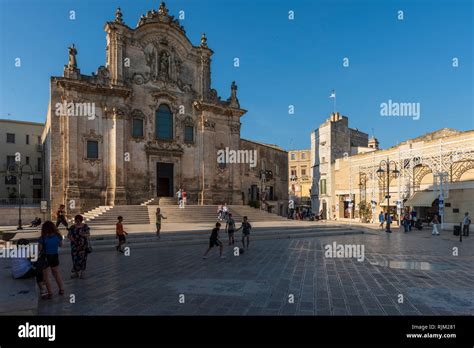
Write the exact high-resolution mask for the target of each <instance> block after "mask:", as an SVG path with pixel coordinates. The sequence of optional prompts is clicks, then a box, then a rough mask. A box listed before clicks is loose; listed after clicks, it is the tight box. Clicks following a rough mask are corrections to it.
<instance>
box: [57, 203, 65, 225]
mask: <svg viewBox="0 0 474 348" xmlns="http://www.w3.org/2000/svg"><path fill="white" fill-rule="evenodd" d="M65 209H66V206H65V205H64V204H61V205H60V206H59V209H58V212H57V213H56V227H59V225H60V224H63V225H64V226H65V227H66V229H68V224H67V219H66V210H65Z"/></svg>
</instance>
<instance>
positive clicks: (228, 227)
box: [225, 213, 235, 245]
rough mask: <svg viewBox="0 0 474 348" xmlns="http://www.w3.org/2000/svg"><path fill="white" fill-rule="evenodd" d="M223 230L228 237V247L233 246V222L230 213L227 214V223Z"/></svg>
mask: <svg viewBox="0 0 474 348" xmlns="http://www.w3.org/2000/svg"><path fill="white" fill-rule="evenodd" d="M225 230H226V231H227V233H228V235H229V245H234V244H235V239H234V232H235V220H234V219H233V218H232V213H229V218H228V219H227V223H226V224H225Z"/></svg>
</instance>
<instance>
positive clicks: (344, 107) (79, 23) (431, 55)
mask: <svg viewBox="0 0 474 348" xmlns="http://www.w3.org/2000/svg"><path fill="white" fill-rule="evenodd" d="M166 4H167V7H168V8H169V10H170V13H171V14H173V15H175V16H177V15H178V11H179V10H184V11H185V16H186V17H185V20H184V21H182V24H183V26H184V27H185V29H186V33H187V35H188V37H189V39H190V40H191V42H193V44H195V45H197V44H198V43H199V40H200V36H201V33H202V32H205V33H206V34H207V37H208V45H209V47H210V48H211V49H213V51H214V56H213V61H212V67H211V69H212V86H213V88H216V89H217V91H218V92H219V95H221V96H222V98H223V99H227V98H228V96H229V95H230V84H231V82H232V81H233V80H235V81H236V82H237V85H238V97H239V100H240V104H241V106H242V107H243V108H245V109H247V110H248V113H247V114H246V115H245V116H244V117H243V118H242V123H243V126H242V132H241V136H242V137H244V138H248V139H252V140H257V141H262V142H267V143H272V144H277V145H279V146H282V147H283V148H285V149H298V148H309V146H310V132H311V130H313V129H315V128H316V127H317V126H318V125H319V124H320V123H322V122H323V121H324V120H325V119H326V118H327V117H328V116H329V113H330V112H331V111H332V110H333V103H332V99H329V94H330V92H331V90H333V89H335V90H336V93H337V105H336V106H337V111H339V112H341V113H342V114H343V115H347V116H348V117H349V123H350V126H351V127H353V128H358V129H360V130H363V131H366V132H367V133H369V134H372V132H373V133H374V134H375V135H376V136H377V137H378V138H379V141H380V143H381V146H382V147H388V146H391V145H394V144H395V143H397V142H400V141H403V140H406V139H408V138H412V137H416V136H419V135H421V134H423V133H426V132H431V131H434V130H436V129H439V128H443V127H451V128H456V129H459V130H467V129H473V128H474V113H473V110H474V108H473V95H474V93H473V66H472V64H473V63H472V62H473V46H474V45H473V43H474V42H473V37H474V33H473V31H474V25H473V5H472V1H471V0H439V1H436V0H409V1H403V0H393V1H392V0H384V1H380V0H370V1H369V0H361V1H356V0H321V1H319V0H308V1H303V0H300V1H297V0H292V1H282V0H273V1H271V0H258V1H256V0H219V1H218V0H202V1H193V0H170V1H167V2H166ZM119 5H120V6H121V7H122V12H123V15H124V21H125V22H126V23H127V24H128V25H129V26H130V27H135V25H136V23H137V21H138V19H139V17H140V15H141V14H143V13H145V12H146V11H147V10H149V9H151V8H155V9H156V8H158V5H159V1H157V0H155V1H139V0H133V1H132V0H120V1H119V0H103V1H99V0H95V1H94V0H41V1H40V0H36V1H34V0H29V1H23V0H0V31H1V32H0V35H1V40H0V81H1V85H0V118H11V119H20V120H31V121H38V122H44V120H45V115H46V109H47V105H48V98H49V78H50V76H59V75H61V74H62V70H63V66H64V64H66V63H67V47H68V46H69V45H70V44H71V43H73V42H74V43H75V45H76V47H77V49H78V57H77V58H78V65H79V68H80V69H81V72H82V73H83V74H90V73H91V72H93V71H96V69H97V67H98V66H100V65H105V45H106V42H105V33H104V31H103V27H104V24H105V22H106V21H108V20H112V19H113V18H114V12H115V9H116V7H117V6H119ZM70 10H74V11H75V12H76V19H75V20H74V21H71V20H69V11H70ZM289 10H293V11H294V13H295V18H294V20H293V21H290V20H288V11H289ZM398 10H402V11H404V19H403V20H402V21H400V20H398V19H397V11H398ZM17 57H20V58H21V63H22V66H21V67H20V68H16V67H15V65H14V63H15V58H17ZM235 57H238V58H239V59H240V67H239V68H235V67H234V66H233V59H234V58H235ZM344 57H347V58H349V67H348V68H345V67H343V64H342V63H343V58H344ZM454 57H457V58H458V59H459V67H457V68H453V67H452V59H453V58H454ZM388 100H392V101H397V102H416V103H420V107H421V117H420V119H419V120H417V121H415V120H413V119H412V118H410V117H382V116H380V104H381V103H383V102H387V101H388ZM289 105H294V107H295V113H294V114H293V115H290V114H289V113H288V106H289Z"/></svg>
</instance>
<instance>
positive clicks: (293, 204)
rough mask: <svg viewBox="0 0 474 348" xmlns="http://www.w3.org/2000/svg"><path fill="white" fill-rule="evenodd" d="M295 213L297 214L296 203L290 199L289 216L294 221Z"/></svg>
mask: <svg viewBox="0 0 474 348" xmlns="http://www.w3.org/2000/svg"><path fill="white" fill-rule="evenodd" d="M294 213H295V201H294V200H292V199H290V200H289V201H288V216H289V219H292V220H294V216H293V215H294Z"/></svg>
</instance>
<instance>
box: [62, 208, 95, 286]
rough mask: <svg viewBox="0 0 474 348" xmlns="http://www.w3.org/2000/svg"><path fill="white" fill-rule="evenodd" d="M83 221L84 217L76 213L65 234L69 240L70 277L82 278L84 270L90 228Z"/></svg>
mask: <svg viewBox="0 0 474 348" xmlns="http://www.w3.org/2000/svg"><path fill="white" fill-rule="evenodd" d="M83 221H84V218H83V217H82V216H81V215H76V216H75V217H74V225H72V226H71V227H70V228H69V233H68V236H67V237H68V239H69V240H70V241H71V256H72V270H71V278H81V279H83V278H84V272H85V270H86V265H87V254H88V247H89V236H90V228H89V226H87V224H85V223H83Z"/></svg>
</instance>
